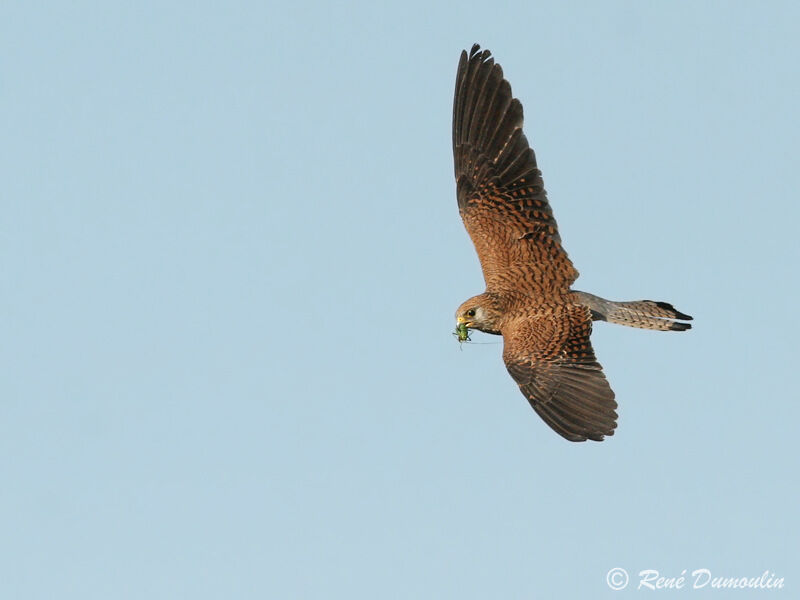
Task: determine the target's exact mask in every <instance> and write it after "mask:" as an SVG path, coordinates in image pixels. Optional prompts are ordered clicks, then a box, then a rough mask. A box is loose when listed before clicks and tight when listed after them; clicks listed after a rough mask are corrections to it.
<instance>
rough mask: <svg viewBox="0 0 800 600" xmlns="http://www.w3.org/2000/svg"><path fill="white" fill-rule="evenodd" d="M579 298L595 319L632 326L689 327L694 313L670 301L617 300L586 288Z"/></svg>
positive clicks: (577, 293) (676, 329)
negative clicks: (679, 308)
mask: <svg viewBox="0 0 800 600" xmlns="http://www.w3.org/2000/svg"><path fill="white" fill-rule="evenodd" d="M575 294H576V296H577V298H578V302H579V303H580V304H583V305H584V306H586V307H588V308H589V309H590V310H591V311H592V318H593V319H594V320H595V321H608V322H609V323H617V324H618V325H626V326H628V327H639V328H640V329H655V330H658V331H686V330H687V329H691V328H692V326H691V324H690V323H682V322H681V321H691V320H692V317H690V316H689V315H687V314H684V313H682V312H680V311H679V310H677V309H676V308H675V307H674V306H672V304H669V303H667V302H654V301H653V300H637V301H634V302H614V301H612V300H606V299H605V298H600V297H599V296H594V295H592V294H587V293H586V292H575Z"/></svg>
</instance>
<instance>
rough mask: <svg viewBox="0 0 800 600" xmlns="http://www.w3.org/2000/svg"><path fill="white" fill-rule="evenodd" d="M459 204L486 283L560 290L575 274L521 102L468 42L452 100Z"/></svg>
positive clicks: (487, 56) (488, 59)
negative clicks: (524, 130)
mask: <svg viewBox="0 0 800 600" xmlns="http://www.w3.org/2000/svg"><path fill="white" fill-rule="evenodd" d="M453 155H454V158H455V174H456V185H457V194H458V208H459V212H460V213H461V218H462V219H463V220H464V225H465V226H466V228H467V231H468V232H469V235H470V237H471V238H472V242H473V243H474V244H475V249H476V250H477V252H478V258H479V259H480V261H481V267H482V268H483V276H484V279H485V280H486V286H487V289H488V290H489V291H492V290H496V289H501V290H502V289H506V288H508V287H509V283H511V284H512V285H513V286H514V287H515V288H519V287H522V288H525V289H528V290H530V291H533V292H537V293H540V294H541V293H544V292H546V291H548V290H566V289H568V288H569V286H570V285H571V284H572V282H573V281H575V279H577V277H578V272H577V271H576V270H575V268H574V267H573V266H572V262H571V261H570V260H569V258H568V257H567V253H566V252H565V251H564V249H563V248H562V247H561V238H560V237H559V235H558V227H557V225H556V221H555V219H554V218H553V211H552V210H551V209H550V205H549V204H548V203H547V195H546V193H545V191H544V184H543V182H542V176H541V172H540V171H539V169H538V168H537V167H536V156H535V155H534V153H533V150H531V148H530V146H528V140H527V139H526V138H525V134H523V133H522V105H521V104H520V102H519V100H517V99H516V98H512V96H511V86H510V85H509V83H508V81H506V80H505V79H503V69H502V68H501V67H500V65H496V64H495V63H494V59H493V58H492V57H491V54H490V52H489V51H488V50H484V51H483V52H480V46H478V45H477V44H475V45H474V46H473V47H472V50H470V53H469V56H467V53H466V51H464V52H462V53H461V60H460V62H459V64H458V74H457V76H456V91H455V98H454V101H453Z"/></svg>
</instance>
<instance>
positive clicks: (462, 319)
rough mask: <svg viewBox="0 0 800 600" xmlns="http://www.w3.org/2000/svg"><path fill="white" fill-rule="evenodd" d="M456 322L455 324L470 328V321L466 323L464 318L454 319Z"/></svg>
mask: <svg viewBox="0 0 800 600" xmlns="http://www.w3.org/2000/svg"><path fill="white" fill-rule="evenodd" d="M456 322H457V323H458V324H459V325H464V326H466V327H471V326H472V321H467V320H466V319H465V318H464V317H458V318H457V319H456Z"/></svg>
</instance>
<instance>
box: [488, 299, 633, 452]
mask: <svg viewBox="0 0 800 600" xmlns="http://www.w3.org/2000/svg"><path fill="white" fill-rule="evenodd" d="M591 332H592V320H591V313H590V311H589V310H588V309H587V308H585V307H582V306H578V305H574V304H573V305H563V306H560V307H558V308H556V309H555V310H554V311H553V312H550V313H547V314H540V315H537V316H534V317H532V318H529V319H526V320H520V321H516V322H514V323H513V324H511V325H510V326H509V327H508V328H506V329H504V330H503V332H502V333H503V340H504V344H505V345H504V347H503V360H505V363H506V368H507V369H508V372H509V373H511V376H512V377H513V378H514V380H515V381H516V382H517V384H519V388H520V390H521V391H522V393H523V394H524V395H525V397H526V398H527V399H528V401H529V402H530V403H531V406H532V407H533V410H535V411H536V412H537V414H538V415H539V416H540V417H542V419H544V421H545V423H547V424H548V425H549V426H550V427H552V428H553V430H555V431H556V432H557V433H558V434H559V435H561V436H563V437H565V438H566V439H568V440H570V441H572V442H583V441H586V440H587V439H590V440H596V441H602V440H603V437H604V436H606V435H614V429H615V428H616V426H617V413H616V408H617V403H616V401H615V400H614V392H613V391H612V390H611V387H610V386H609V385H608V381H607V380H606V378H605V375H603V368H602V367H601V366H600V364H599V363H598V362H597V359H596V358H595V356H594V350H592V345H591V343H590V341H589V335H590V334H591Z"/></svg>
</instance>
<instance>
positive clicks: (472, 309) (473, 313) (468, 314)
mask: <svg viewBox="0 0 800 600" xmlns="http://www.w3.org/2000/svg"><path fill="white" fill-rule="evenodd" d="M467 316H468V317H470V318H472V317H474V316H475V309H474V308H470V309H469V310H468V311H467Z"/></svg>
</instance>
